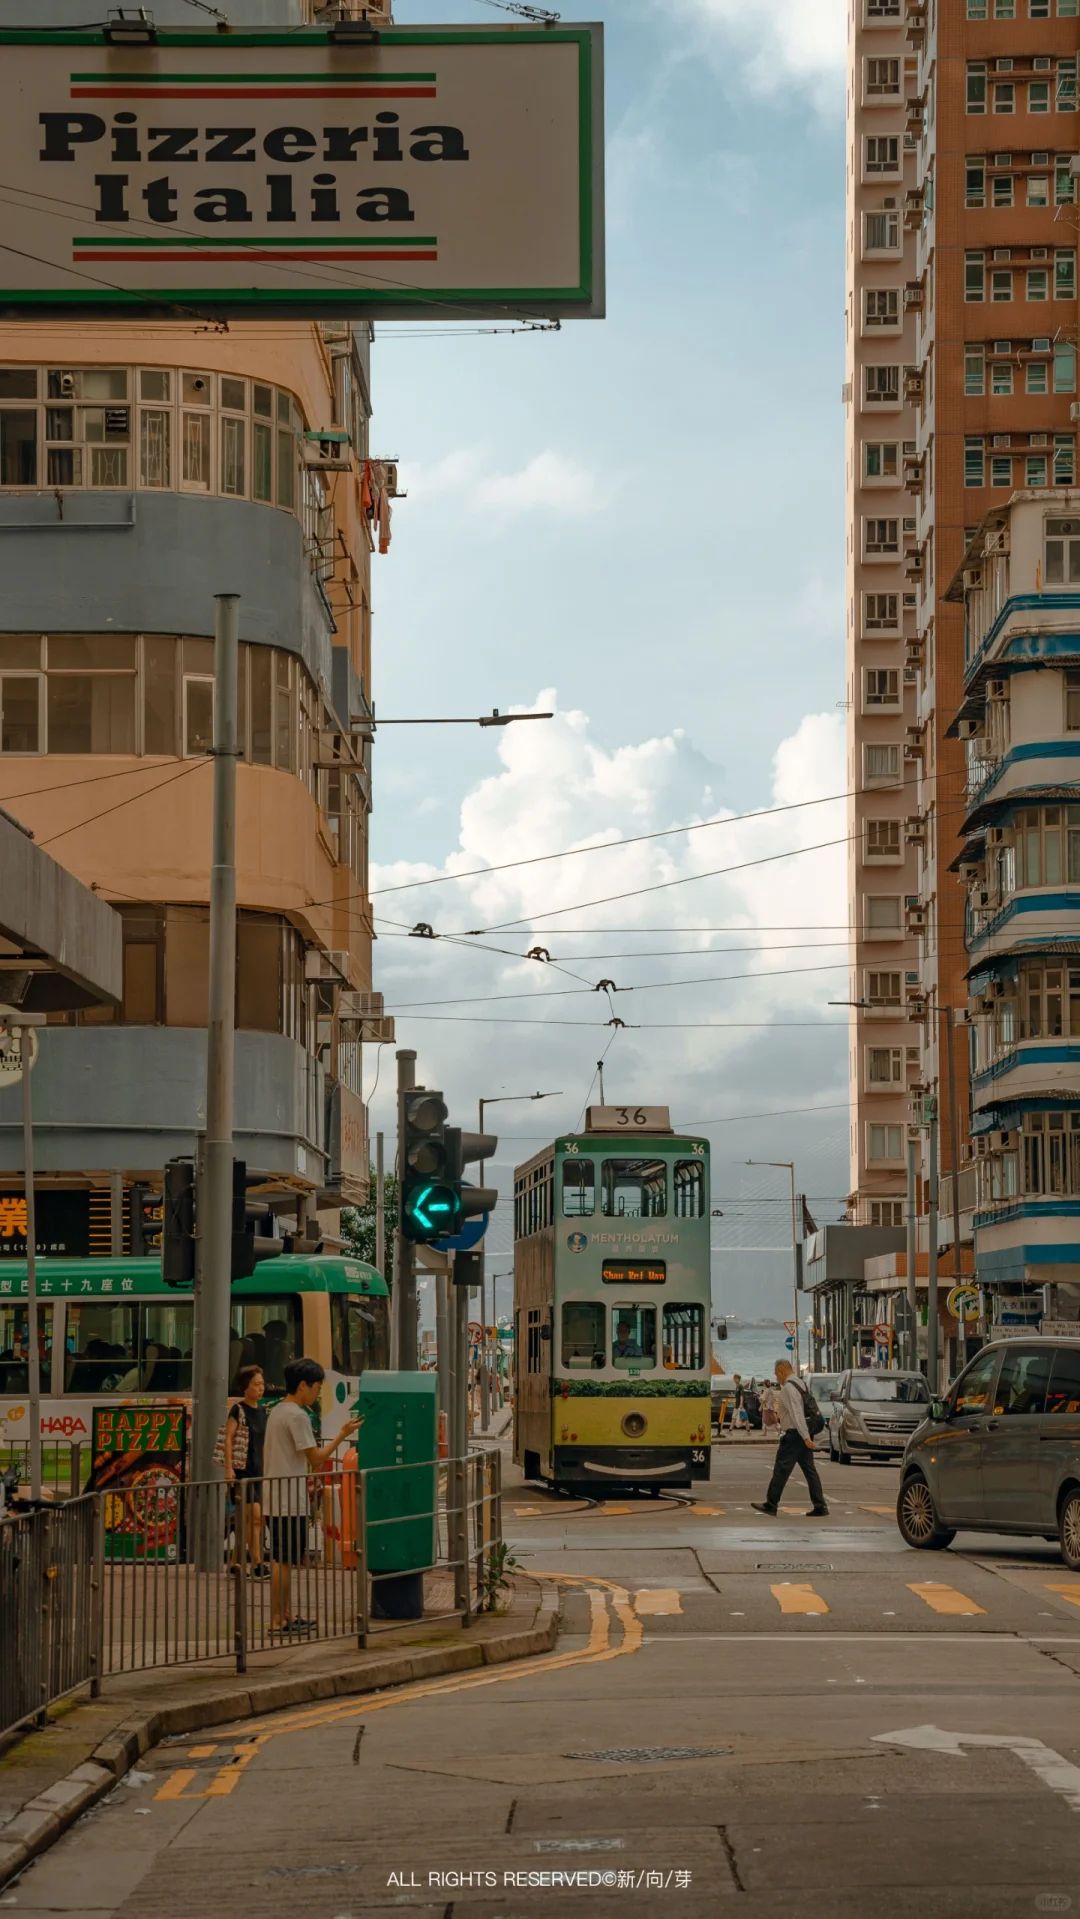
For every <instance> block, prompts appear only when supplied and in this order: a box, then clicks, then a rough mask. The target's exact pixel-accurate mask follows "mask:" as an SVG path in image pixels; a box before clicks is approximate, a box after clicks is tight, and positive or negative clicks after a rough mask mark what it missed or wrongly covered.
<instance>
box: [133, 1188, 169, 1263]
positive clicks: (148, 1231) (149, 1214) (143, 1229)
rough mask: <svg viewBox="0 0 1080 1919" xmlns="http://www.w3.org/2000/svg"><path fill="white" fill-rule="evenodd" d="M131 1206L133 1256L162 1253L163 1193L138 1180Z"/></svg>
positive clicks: (138, 1257)
mask: <svg viewBox="0 0 1080 1919" xmlns="http://www.w3.org/2000/svg"><path fill="white" fill-rule="evenodd" d="M129 1208H130V1211H129V1218H130V1220H131V1256H132V1258H133V1259H145V1258H146V1257H147V1255H149V1254H153V1253H160V1251H161V1232H162V1219H163V1214H164V1201H163V1197H162V1195H161V1193H159V1192H156V1191H155V1189H154V1187H153V1186H146V1185H144V1184H143V1183H142V1181H140V1180H137V1181H136V1182H135V1183H134V1185H133V1186H132V1188H131V1192H130V1195H129Z"/></svg>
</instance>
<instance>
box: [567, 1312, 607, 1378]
mask: <svg viewBox="0 0 1080 1919" xmlns="http://www.w3.org/2000/svg"><path fill="white" fill-rule="evenodd" d="M604 1313H605V1308H604V1305H603V1302H602V1301H597V1302H594V1301H592V1300H585V1299H568V1300H567V1301H566V1303H565V1305H564V1306H563V1309H562V1363H563V1365H564V1366H566V1367H567V1368H569V1369H570V1370H572V1371H574V1372H588V1371H590V1370H591V1369H592V1368H593V1367H595V1366H602V1365H603V1363H604Z"/></svg>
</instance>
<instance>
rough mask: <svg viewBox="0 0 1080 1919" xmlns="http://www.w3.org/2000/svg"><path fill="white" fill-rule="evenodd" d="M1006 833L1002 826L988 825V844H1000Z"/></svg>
mask: <svg viewBox="0 0 1080 1919" xmlns="http://www.w3.org/2000/svg"><path fill="white" fill-rule="evenodd" d="M1004 837H1005V835H1004V833H1003V832H1002V830H1001V827H1000V826H988V827H987V829H986V844H987V846H1000V845H1001V843H1002V841H1003V839H1004Z"/></svg>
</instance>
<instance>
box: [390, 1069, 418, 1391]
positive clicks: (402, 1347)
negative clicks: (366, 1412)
mask: <svg viewBox="0 0 1080 1919" xmlns="http://www.w3.org/2000/svg"><path fill="white" fill-rule="evenodd" d="M397 1069H398V1075H397V1091H398V1152H399V1154H400V1152H401V1142H402V1140H403V1139H404V1137H405V1095H406V1093H411V1092H412V1090H413V1088H414V1087H415V1085H416V1054H415V1053H414V1052H409V1051H407V1050H406V1051H403V1052H400V1053H399V1054H398V1056H397ZM402 1171H404V1168H402ZM393 1308H394V1349H395V1359H394V1364H395V1366H396V1367H397V1370H398V1371H399V1372H402V1373H415V1372H416V1371H417V1368H418V1365H419V1360H418V1358H417V1353H416V1249H415V1247H414V1245H413V1243H412V1241H411V1239H406V1238H405V1235H404V1233H403V1232H402V1231H401V1227H400V1224H399V1225H398V1226H397V1228H396V1229H395V1233H394V1299H393Z"/></svg>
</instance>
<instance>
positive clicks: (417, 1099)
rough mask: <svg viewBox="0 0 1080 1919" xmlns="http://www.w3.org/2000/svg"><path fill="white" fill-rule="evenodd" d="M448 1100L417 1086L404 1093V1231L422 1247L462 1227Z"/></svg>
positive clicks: (402, 1154)
mask: <svg viewBox="0 0 1080 1919" xmlns="http://www.w3.org/2000/svg"><path fill="white" fill-rule="evenodd" d="M446 1110H447V1109H446V1101H445V1100H444V1099H443V1096H442V1094H441V1093H432V1092H429V1091H428V1090H427V1088H426V1087H423V1086H417V1087H415V1088H413V1089H412V1090H410V1091H409V1092H407V1093H404V1094H403V1095H402V1107H401V1120H402V1138H401V1232H402V1237H403V1238H405V1239H410V1240H413V1241H414V1242H415V1243H416V1244H417V1245H419V1246H426V1245H430V1243H431V1241H432V1240H433V1239H441V1238H442V1237H443V1236H444V1235H445V1234H447V1233H454V1232H456V1231H457V1227H458V1223H459V1220H460V1219H461V1217H462V1214H461V1195H460V1192H459V1190H458V1187H457V1186H456V1185H455V1184H454V1181H453V1179H452V1177H451V1163H450V1154H449V1134H448V1130H447V1125H446Z"/></svg>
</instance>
